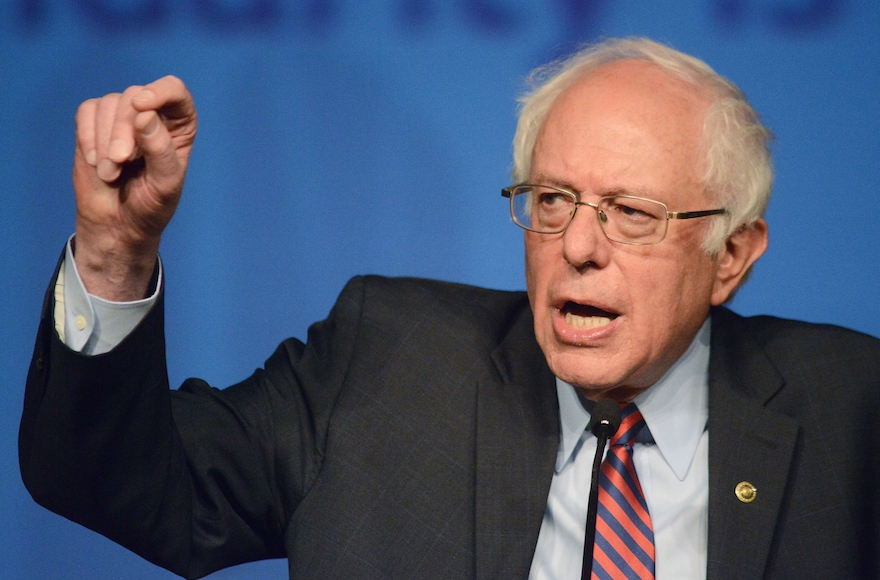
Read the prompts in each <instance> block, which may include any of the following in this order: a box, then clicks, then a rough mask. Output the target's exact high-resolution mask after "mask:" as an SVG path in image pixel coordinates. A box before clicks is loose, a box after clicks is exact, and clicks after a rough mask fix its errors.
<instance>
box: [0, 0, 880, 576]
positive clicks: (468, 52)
mask: <svg viewBox="0 0 880 580" xmlns="http://www.w3.org/2000/svg"><path fill="white" fill-rule="evenodd" d="M685 5H686V7H685ZM625 35H644V36H649V37H652V38H655V39H657V40H660V41H664V42H667V43H670V44H672V45H673V46H674V47H676V48H678V49H680V50H683V51H685V52H688V53H691V54H694V55H696V56H698V57H700V58H702V59H704V60H706V61H707V62H708V63H709V64H710V65H712V66H713V67H715V68H716V70H718V71H719V72H720V73H722V74H724V75H725V76H728V77H729V78H731V79H732V80H734V82H736V83H737V84H739V85H740V87H742V88H743V89H744V90H745V92H746V93H747V94H748V96H749V98H750V99H751V101H752V103H753V104H754V105H755V107H756V108H757V109H758V110H759V111H761V112H762V114H763V115H764V118H765V121H766V123H767V124H768V125H769V126H770V127H771V129H772V130H773V131H774V133H775V135H776V138H777V142H776V144H775V145H774V148H773V150H774V155H775V160H776V167H777V171H778V174H777V185H776V188H775V193H774V197H773V200H772V202H771V204H770V209H769V211H768V216H767V217H768V220H769V222H770V232H771V245H770V250H769V252H768V253H767V255H765V257H764V258H763V259H762V260H761V261H760V262H759V264H758V266H757V267H756V268H755V272H754V275H753V277H752V280H751V282H750V283H749V284H748V285H747V286H746V287H745V288H744V289H743V290H742V291H741V293H740V294H739V296H738V297H737V299H736V301H735V302H734V309H735V310H737V311H739V312H741V313H745V314H754V313H771V314H776V315H780V316H787V317H795V318H801V319H806V320H811V321H822V322H833V323H836V324H842V325H845V326H849V327H853V328H856V329H858V330H862V331H864V332H868V333H871V334H874V335H880V314H878V308H877V305H876V300H877V295H878V290H880V274H878V268H877V262H878V260H877V252H878V241H880V234H878V228H880V201H878V200H880V196H878V192H880V176H878V169H880V162H878V160H880V96H878V95H880V3H878V2H868V1H861V2H857V1H855V0H851V1H846V0H836V1H834V0H701V1H694V2H672V1H659V0H655V1H652V2H644V1H642V0H621V1H613V0H604V1H603V0H594V1H590V0H546V1H543V2H537V1H535V2H531V1H526V0H447V1H442V0H119V1H115V2H114V1H111V0H54V1H53V0H0V81H2V82H0V184H2V185H0V196H2V203H0V212H2V217H3V220H2V222H0V223H2V228H0V248H2V252H0V273H2V283H0V308H2V318H0V321H2V326H0V341H2V345H0V346H2V348H0V372H2V381H0V397H2V407H0V510H2V511H0V516H2V522H3V524H2V525H0V546H2V548H0V570H2V575H3V577H5V578H22V579H23V578H27V579H34V578H90V579H95V578H98V579H100V578H167V577H170V574H168V573H167V572H165V571H163V570H160V569H158V568H156V567H154V566H152V565H150V564H148V563H146V562H144V561H143V560H141V559H140V558H138V557H137V556H134V555H132V554H130V553H129V552H127V551H125V550H123V549H122V548H119V547H117V546H115V545H114V544H112V543H111V542H109V541H107V540H105V539H103V538H101V537H100V536H98V535H96V534H94V533H92V532H89V531H87V530H85V529H83V528H80V527H79V526H77V525H75V524H72V523H70V522H68V521H66V520H64V519H62V518H60V517H58V516H55V515H54V514H51V513H49V512H47V511H46V510H43V509H42V508H40V507H38V506H37V505H36V504H34V503H33V501H32V500H31V499H30V497H29V496H28V494H27V492H26V491H25V489H24V488H23V486H22V484H21V479H20V475H19V471H18V465H17V451H16V437H17V429H18V417H19V414H20V412H21V402H22V392H23V387H24V381H25V375H26V371H27V365H28V361H29V359H30V353H31V349H32V340H33V336H34V331H35V329H36V325H37V320H38V315H39V310H40V303H41V300H42V296H43V292H44V290H45V288H46V285H47V284H48V282H49V278H50V276H51V273H52V269H53V266H54V264H55V261H56V259H57V256H58V254H59V252H60V251H61V249H62V247H63V244H64V242H65V240H66V239H67V237H68V236H69V235H70V233H71V232H72V230H73V221H74V203H73V195H72V191H71V187H70V167H71V156H72V151H73V115H74V112H75V110H76V107H77V105H78V103H79V102H80V101H82V100H84V99H86V98H89V97H92V96H98V95H102V94H104V93H106V92H110V91H114V90H122V89H123V88H125V87H126V86H128V85H130V84H137V83H145V82H149V81H151V80H153V79H155V78H158V77H160V76H163V75H165V74H175V75H178V76H179V77H181V78H182V79H184V81H185V82H186V83H187V84H188V86H189V87H190V89H191V91H192V93H193V95H194V97H195V99H196V102H197V105H198V107H199V115H200V129H199V136H198V139H197V142H196V147H195V149H194V152H193V156H192V163H191V168H190V173H189V176H188V179H187V186H186V190H185V195H184V197H183V200H182V203H181V205H180V209H179V212H178V215H177V216H176V217H175V218H174V220H173V221H172V223H171V225H170V227H169V229H168V231H167V234H166V236H165V239H164V241H163V246H162V254H163V257H164V260H165V266H166V272H167V291H168V295H167V296H168V300H167V310H168V316H167V318H168V320H169V324H168V328H167V338H168V345H169V351H170V355H169V357H170V358H169V372H170V374H171V380H172V383H173V384H178V383H179V382H181V381H182V380H183V379H184V378H186V377H187V376H200V377H203V378H205V379H207V380H209V381H211V382H212V383H213V384H215V385H225V384H230V383H232V382H234V381H237V380H239V379H241V378H243V377H244V376H246V375H247V374H249V373H250V372H251V371H252V370H253V368H254V367H256V366H258V365H260V364H261V363H262V361H263V360H264V358H265V357H266V356H268V355H269V354H270V353H271V351H272V350H273V349H274V347H275V346H276V344H277V343H278V342H279V341H281V340H282V339H284V338H285V337H287V336H290V335H293V336H299V337H303V336H304V335H305V331H306V328H307V326H308V324H309V323H310V322H312V321H314V320H318V319H320V318H322V317H323V316H324V315H325V314H326V312H327V310H328V308H329V307H330V306H331V304H332V303H333V300H334V298H335V296H336V294H337V293H338V291H339V290H340V289H341V287H342V285H343V284H344V282H345V281H346V280H347V279H348V278H350V277H351V276H353V275H355V274H361V273H381V274H389V275H414V276H429V277H435V278H443V279H447V280H456V281H461V282H467V283H472V284H478V285H483V286H490V287H496V288H522V287H523V285H524V282H523V274H522V271H523V265H522V252H523V249H522V236H521V234H520V231H518V230H517V228H515V227H514V226H513V225H511V224H510V222H509V218H508V216H507V213H506V211H507V210H506V207H505V204H504V201H503V200H502V198H501V197H500V195H499V190H500V188H501V187H503V186H505V185H507V184H508V183H509V175H508V172H509V168H510V163H511V162H510V141H511V138H512V136H513V131H514V126H515V110H516V107H515V98H516V96H517V95H518V94H519V93H520V92H521V91H522V89H523V83H522V78H523V77H524V75H525V74H527V73H528V71H529V70H530V69H532V68H533V67H534V66H536V65H538V64H541V63H544V62H546V61H547V60H548V59H551V58H553V57H555V56H558V55H560V54H563V53H565V52H568V51H569V50H570V49H572V48H573V47H575V46H576V45H577V44H578V43H579V42H583V41H588V40H591V39H595V38H597V37H599V36H625ZM215 577H216V578H285V577H286V566H285V563H284V562H283V561H275V562H268V563H261V564H252V565H246V566H242V567H239V568H236V569H232V570H227V571H223V572H220V573H218V574H216V576H215Z"/></svg>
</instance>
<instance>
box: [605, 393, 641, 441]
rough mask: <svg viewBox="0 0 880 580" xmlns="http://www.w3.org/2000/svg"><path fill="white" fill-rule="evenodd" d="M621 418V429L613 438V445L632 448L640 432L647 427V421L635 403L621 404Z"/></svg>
mask: <svg viewBox="0 0 880 580" xmlns="http://www.w3.org/2000/svg"><path fill="white" fill-rule="evenodd" d="M620 418H621V420H620V428H618V429H617V433H615V434H614V436H613V437H612V438H611V445H626V446H627V447H630V448H631V447H632V444H633V443H634V442H635V440H636V437H638V436H639V431H641V430H642V427H644V426H645V420H644V419H643V418H642V413H641V412H640V411H639V410H638V408H636V404H635V403H621V405H620Z"/></svg>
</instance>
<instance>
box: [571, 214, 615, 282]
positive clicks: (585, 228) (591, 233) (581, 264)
mask: <svg viewBox="0 0 880 580" xmlns="http://www.w3.org/2000/svg"><path fill="white" fill-rule="evenodd" d="M577 208H578V209H577V213H575V215H574V219H573V220H572V221H571V223H570V224H568V227H567V228H566V229H565V231H564V232H563V233H562V255H563V257H564V258H565V261H566V262H568V263H569V264H571V265H572V266H574V267H575V268H576V269H579V270H580V269H583V268H585V267H588V266H594V267H598V268H602V267H604V266H605V265H607V264H608V259H609V254H610V244H611V241H610V240H609V239H608V238H607V237H605V233H604V232H603V231H602V226H601V224H600V223H599V215H598V213H597V212H596V208H594V207H592V206H590V205H589V204H587V203H584V202H579V203H578V206H577Z"/></svg>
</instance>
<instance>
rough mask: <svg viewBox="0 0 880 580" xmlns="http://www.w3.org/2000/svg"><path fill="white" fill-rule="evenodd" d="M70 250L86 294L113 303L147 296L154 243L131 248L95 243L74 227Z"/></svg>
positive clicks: (100, 240)
mask: <svg viewBox="0 0 880 580" xmlns="http://www.w3.org/2000/svg"><path fill="white" fill-rule="evenodd" d="M72 249H73V252H74V261H75V262H76V268H77V270H78V271H79V275H80V279H81V280H82V283H83V285H84V286H85V289H86V291H87V292H88V293H89V294H92V295H94V296H97V297H99V298H103V299H104V300H109V301H113V302H130V301H134V300H140V299H142V298H144V297H145V296H146V295H147V292H148V291H149V288H150V284H151V281H152V279H153V277H154V274H155V271H156V264H157V263H158V255H159V243H158V240H156V241H155V243H141V244H131V243H123V242H120V241H118V240H113V239H107V238H97V239H95V238H93V237H91V236H89V235H88V234H87V233H84V232H82V231H81V229H80V228H79V227H78V228H77V232H76V235H75V237H74V239H73V242H72Z"/></svg>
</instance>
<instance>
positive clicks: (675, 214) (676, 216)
mask: <svg viewBox="0 0 880 580" xmlns="http://www.w3.org/2000/svg"><path fill="white" fill-rule="evenodd" d="M520 187H532V188H535V187H542V188H546V189H551V190H553V191H557V192H559V193H562V194H565V195H567V196H570V197H571V199H573V200H574V209H573V210H572V212H571V215H569V217H568V221H567V222H566V223H565V225H564V226H562V227H561V228H560V229H558V230H553V231H549V232H547V231H541V230H536V229H532V228H529V227H526V226H525V225H523V224H521V223H520V222H519V220H518V219H516V210H515V208H514V205H513V199H514V197H515V196H514V193H513V191H514V190H515V189H517V188H520ZM501 197H506V198H508V199H510V217H511V219H512V220H513V223H515V224H516V225H517V226H519V227H521V228H522V229H524V230H526V231H529V232H535V233H536V234H548V235H553V234H561V233H562V232H564V231H565V230H566V229H568V226H570V225H571V222H573V221H574V216H575V214H577V210H578V206H579V205H586V206H589V207H591V208H593V209H594V210H596V216H597V217H598V218H599V229H601V230H602V233H603V234H604V235H605V237H606V238H607V239H608V240H610V241H612V242H615V243H618V244H627V245H630V246H650V245H653V244H659V243H660V242H662V241H663V240H665V239H666V234H667V233H669V220H671V219H672V220H689V219H694V218H701V217H708V216H713V215H725V214H727V213H728V212H727V209H726V208H718V209H704V210H698V211H669V206H667V205H666V204H665V203H663V202H662V201H657V200H656V199H650V198H647V197H638V196H635V195H605V196H602V197H600V198H599V199H598V200H596V203H590V202H589V201H581V200H580V195H579V194H578V193H575V192H574V191H571V190H568V189H563V188H561V187H555V186H552V185H542V184H538V183H517V184H514V185H511V186H508V187H505V188H503V189H502V190H501ZM618 198H622V199H635V200H639V201H648V202H651V203H656V204H657V205H660V206H661V207H663V209H664V211H665V214H666V220H665V221H664V224H665V227H664V228H663V235H662V236H661V237H660V239H659V240H656V241H653V242H627V241H623V240H615V239H613V238H612V237H610V236H609V235H608V232H607V231H605V226H604V225H603V224H604V222H603V221H602V216H603V215H604V216H605V221H607V220H608V214H606V213H605V212H603V211H602V210H600V209H599V204H600V203H602V200H605V199H618Z"/></svg>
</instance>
